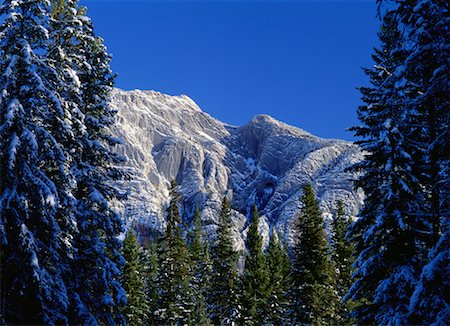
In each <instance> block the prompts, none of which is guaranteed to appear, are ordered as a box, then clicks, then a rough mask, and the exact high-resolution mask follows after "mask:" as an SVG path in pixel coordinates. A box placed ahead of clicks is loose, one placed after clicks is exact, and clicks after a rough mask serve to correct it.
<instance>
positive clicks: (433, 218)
mask: <svg viewBox="0 0 450 326" xmlns="http://www.w3.org/2000/svg"><path fill="white" fill-rule="evenodd" d="M393 2H394V3H395V5H396V6H394V7H393V8H395V9H394V10H393V12H392V13H390V14H393V15H395V16H396V17H397V19H398V21H397V24H398V25H399V26H401V29H402V31H403V33H402V38H403V40H404V42H403V44H401V49H403V50H404V51H405V52H406V53H407V56H406V58H405V60H404V62H403V63H402V64H401V65H399V67H398V69H397V73H396V78H397V80H402V81H403V82H404V84H405V88H406V89H407V90H408V94H409V97H408V99H407V101H405V114H406V115H407V116H408V117H409V122H410V123H409V126H408V127H409V128H410V130H409V133H408V139H407V141H408V142H409V143H411V146H412V147H413V148H414V149H415V151H414V153H413V155H412V156H413V158H414V163H415V166H414V170H413V173H414V175H415V176H416V178H417V179H418V180H419V182H418V183H419V184H420V185H421V188H419V189H418V191H415V192H414V197H415V201H416V202H417V203H418V204H419V207H418V208H416V209H415V210H413V212H414V216H415V218H416V219H420V222H419V223H417V224H418V227H417V228H416V229H417V230H418V238H419V239H420V240H421V241H420V242H419V241H417V242H419V244H422V243H425V245H426V248H427V250H428V255H423V254H422V253H421V256H419V259H420V260H421V261H422V265H424V266H423V267H422V270H421V276H420V278H419V282H418V283H417V285H416V287H415V289H414V294H413V295H412V297H411V300H410V305H409V322H412V323H420V324H422V323H423V324H428V323H429V324H437V325H439V324H442V325H445V324H448V323H450V313H449V304H448V301H449V300H448V295H446V293H447V292H448V288H449V284H448V283H449V282H448V277H447V278H446V277H445V276H444V277H443V275H448V274H445V273H446V272H447V273H448V266H449V264H450V261H449V251H450V249H449V240H448V239H449V235H448V232H449V228H448V216H449V214H450V211H449V207H450V205H449V203H450V199H449V196H450V195H449V194H450V189H449V188H450V187H449V185H450V177H449V167H450V145H449V139H450V134H449V122H450V121H449V119H450V98H449V96H448V94H449V93H450V83H449V75H448V71H449V69H450V62H449V60H448V58H449V57H450V47H449V44H450V29H449V25H450V16H449V9H450V8H449V5H448V3H447V2H445V1H439V0H427V1H418V0H412V1H393ZM388 14H389V13H388ZM419 249H420V252H421V251H422V250H421V249H422V248H419Z"/></svg>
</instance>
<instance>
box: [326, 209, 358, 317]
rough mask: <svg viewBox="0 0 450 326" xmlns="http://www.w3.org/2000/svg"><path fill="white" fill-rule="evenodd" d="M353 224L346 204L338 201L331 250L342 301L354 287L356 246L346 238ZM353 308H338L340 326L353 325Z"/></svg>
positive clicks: (347, 305)
mask: <svg viewBox="0 0 450 326" xmlns="http://www.w3.org/2000/svg"><path fill="white" fill-rule="evenodd" d="M351 223H352V221H351V219H350V218H349V217H347V216H346V214H345V206H344V203H343V202H342V201H338V203H337V210H336V213H335V214H334V216H333V219H332V221H331V248H332V260H333V263H334V265H335V267H336V274H337V275H336V276H337V277H336V289H337V293H338V296H339V299H340V300H342V298H343V297H344V296H345V295H346V294H347V292H348V290H349V289H350V287H351V285H352V273H353V268H352V265H353V262H354V258H353V254H354V246H353V244H352V243H351V242H350V240H349V239H348V238H347V236H346V234H347V230H348V228H349V226H350V224H351ZM351 306H352V304H351V303H350V302H340V304H339V308H338V313H339V320H338V324H339V325H344V324H346V325H352V323H353V321H352V320H351V319H350V316H349V313H350V309H351Z"/></svg>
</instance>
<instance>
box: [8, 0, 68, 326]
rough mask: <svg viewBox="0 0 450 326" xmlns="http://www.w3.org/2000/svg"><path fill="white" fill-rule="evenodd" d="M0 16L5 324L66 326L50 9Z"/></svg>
mask: <svg viewBox="0 0 450 326" xmlns="http://www.w3.org/2000/svg"><path fill="white" fill-rule="evenodd" d="M0 15H2V16H3V17H4V20H3V22H2V24H1V26H0V40H1V42H0V71H1V76H0V245H1V247H0V252H1V255H0V256H1V259H2V261H1V262H0V266H1V271H0V276H1V301H0V308H1V309H0V315H1V316H0V320H2V322H6V323H18V324H32V323H39V324H41V323H48V324H54V323H67V322H68V319H67V310H68V306H69V297H68V294H67V287H66V284H65V277H64V276H65V273H66V272H67V268H68V266H67V262H68V260H69V259H70V255H71V243H70V239H71V234H72V232H73V229H74V222H73V211H72V209H73V207H74V200H73V197H72V196H71V193H72V190H73V187H74V184H75V181H74V179H73V177H72V176H71V174H70V171H69V168H70V157H67V156H66V151H65V150H64V147H63V144H64V143H65V140H66V139H68V138H70V137H71V134H72V130H71V124H72V121H70V115H69V114H68V112H67V111H65V108H64V107H63V106H62V103H61V95H60V94H58V90H57V89H56V88H55V80H56V79H57V76H56V75H55V73H54V71H53V69H52V67H51V66H50V65H49V64H48V61H47V60H46V58H45V57H46V55H47V53H48V49H49V40H48V34H49V33H48V29H47V27H48V19H49V15H50V7H49V3H48V1H44V0H42V1H24V0H15V1H12V0H6V1H3V3H2V6H1V7H0Z"/></svg>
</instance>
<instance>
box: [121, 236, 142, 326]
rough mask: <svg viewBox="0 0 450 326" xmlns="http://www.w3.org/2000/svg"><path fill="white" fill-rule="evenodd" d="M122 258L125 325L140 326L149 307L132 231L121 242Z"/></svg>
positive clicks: (140, 263)
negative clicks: (124, 263) (124, 262)
mask: <svg viewBox="0 0 450 326" xmlns="http://www.w3.org/2000/svg"><path fill="white" fill-rule="evenodd" d="M123 258H125V261H126V265H125V267H124V269H123V274H122V286H123V288H124V290H125V292H126V294H127V305H126V307H125V308H124V310H123V314H124V316H125V318H126V320H127V325H132V326H140V325H143V324H144V323H145V322H146V321H147V319H148V313H149V305H148V302H147V298H146V295H145V292H144V289H145V287H144V284H145V281H144V274H143V273H142V271H143V266H142V261H141V248H140V247H139V244H138V242H137V240H136V237H135V235H134V234H133V232H132V231H129V232H128V233H127V235H126V237H125V240H124V241H123Z"/></svg>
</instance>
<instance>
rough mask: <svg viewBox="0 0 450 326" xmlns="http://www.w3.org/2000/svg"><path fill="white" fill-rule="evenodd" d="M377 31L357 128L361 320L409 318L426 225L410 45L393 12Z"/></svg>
mask: <svg viewBox="0 0 450 326" xmlns="http://www.w3.org/2000/svg"><path fill="white" fill-rule="evenodd" d="M379 37H380V41H381V49H380V50H376V51H375V54H374V56H373V60H374V61H375V66H374V68H373V69H366V74H367V75H368V76H369V78H370V80H371V83H372V86H371V87H367V88H361V93H362V95H363V100H364V102H365V103H366V105H363V106H361V107H360V108H359V109H358V116H359V119H360V121H361V122H362V123H363V126H361V127H356V128H353V130H354V131H355V134H356V135H357V136H359V137H361V138H362V140H360V141H359V142H358V143H359V144H360V145H361V147H362V148H363V149H364V150H365V151H366V152H367V153H368V154H366V156H365V160H364V161H363V162H361V163H360V164H358V165H357V166H356V168H357V170H360V171H362V172H363V174H362V175H361V177H360V178H359V180H358V182H357V185H358V186H360V187H361V188H362V189H363V190H364V192H365V194H366V199H365V203H364V207H363V209H362V211H361V212H360V214H359V219H358V220H357V221H356V222H355V223H354V224H353V225H352V226H351V228H350V234H351V237H352V239H353V240H354V241H355V245H356V252H357V253H358V255H359V257H358V259H357V260H356V263H355V265H356V271H355V273H354V278H356V282H355V283H354V284H353V286H352V287H351V289H350V291H349V294H348V295H347V296H346V298H351V299H353V300H354V301H357V300H361V299H364V302H365V303H364V304H362V305H359V306H358V307H357V308H356V309H355V311H354V316H355V317H356V318H357V319H358V323H360V324H364V323H377V324H385V325H389V324H398V323H405V318H406V316H407V314H408V305H409V298H410V296H411V294H412V291H413V289H414V286H415V284H416V281H417V278H418V273H419V270H420V260H421V257H422V256H423V252H422V250H421V248H420V247H419V246H418V245H417V244H418V243H419V238H418V237H417V232H416V230H417V229H421V228H423V227H424V225H423V223H422V222H421V221H420V219H418V218H417V215H415V213H414V212H418V211H420V209H419V207H418V206H419V205H420V200H418V198H417V197H416V196H414V194H415V193H416V194H418V193H420V190H419V186H420V183H419V179H418V178H417V177H416V176H415V175H414V173H413V172H414V169H415V163H414V160H413V158H412V157H413V156H415V155H414V153H415V149H414V146H412V144H411V143H410V142H409V141H408V138H407V136H408V137H409V135H408V134H409V131H410V127H409V125H408V124H409V123H412V121H413V120H414V119H415V118H414V117H413V116H411V115H408V114H406V112H405V103H407V101H408V97H409V96H410V93H409V91H408V89H407V88H406V86H405V83H404V82H403V81H402V80H399V79H398V78H397V74H398V72H399V70H402V69H403V68H401V66H400V65H401V64H402V62H403V61H404V60H405V57H406V55H407V51H405V50H404V49H402V44H403V41H402V37H401V33H400V31H399V29H398V26H397V22H396V19H395V14H393V13H392V12H391V13H390V14H387V15H385V16H384V18H383V26H382V29H381V32H380V33H379Z"/></svg>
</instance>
